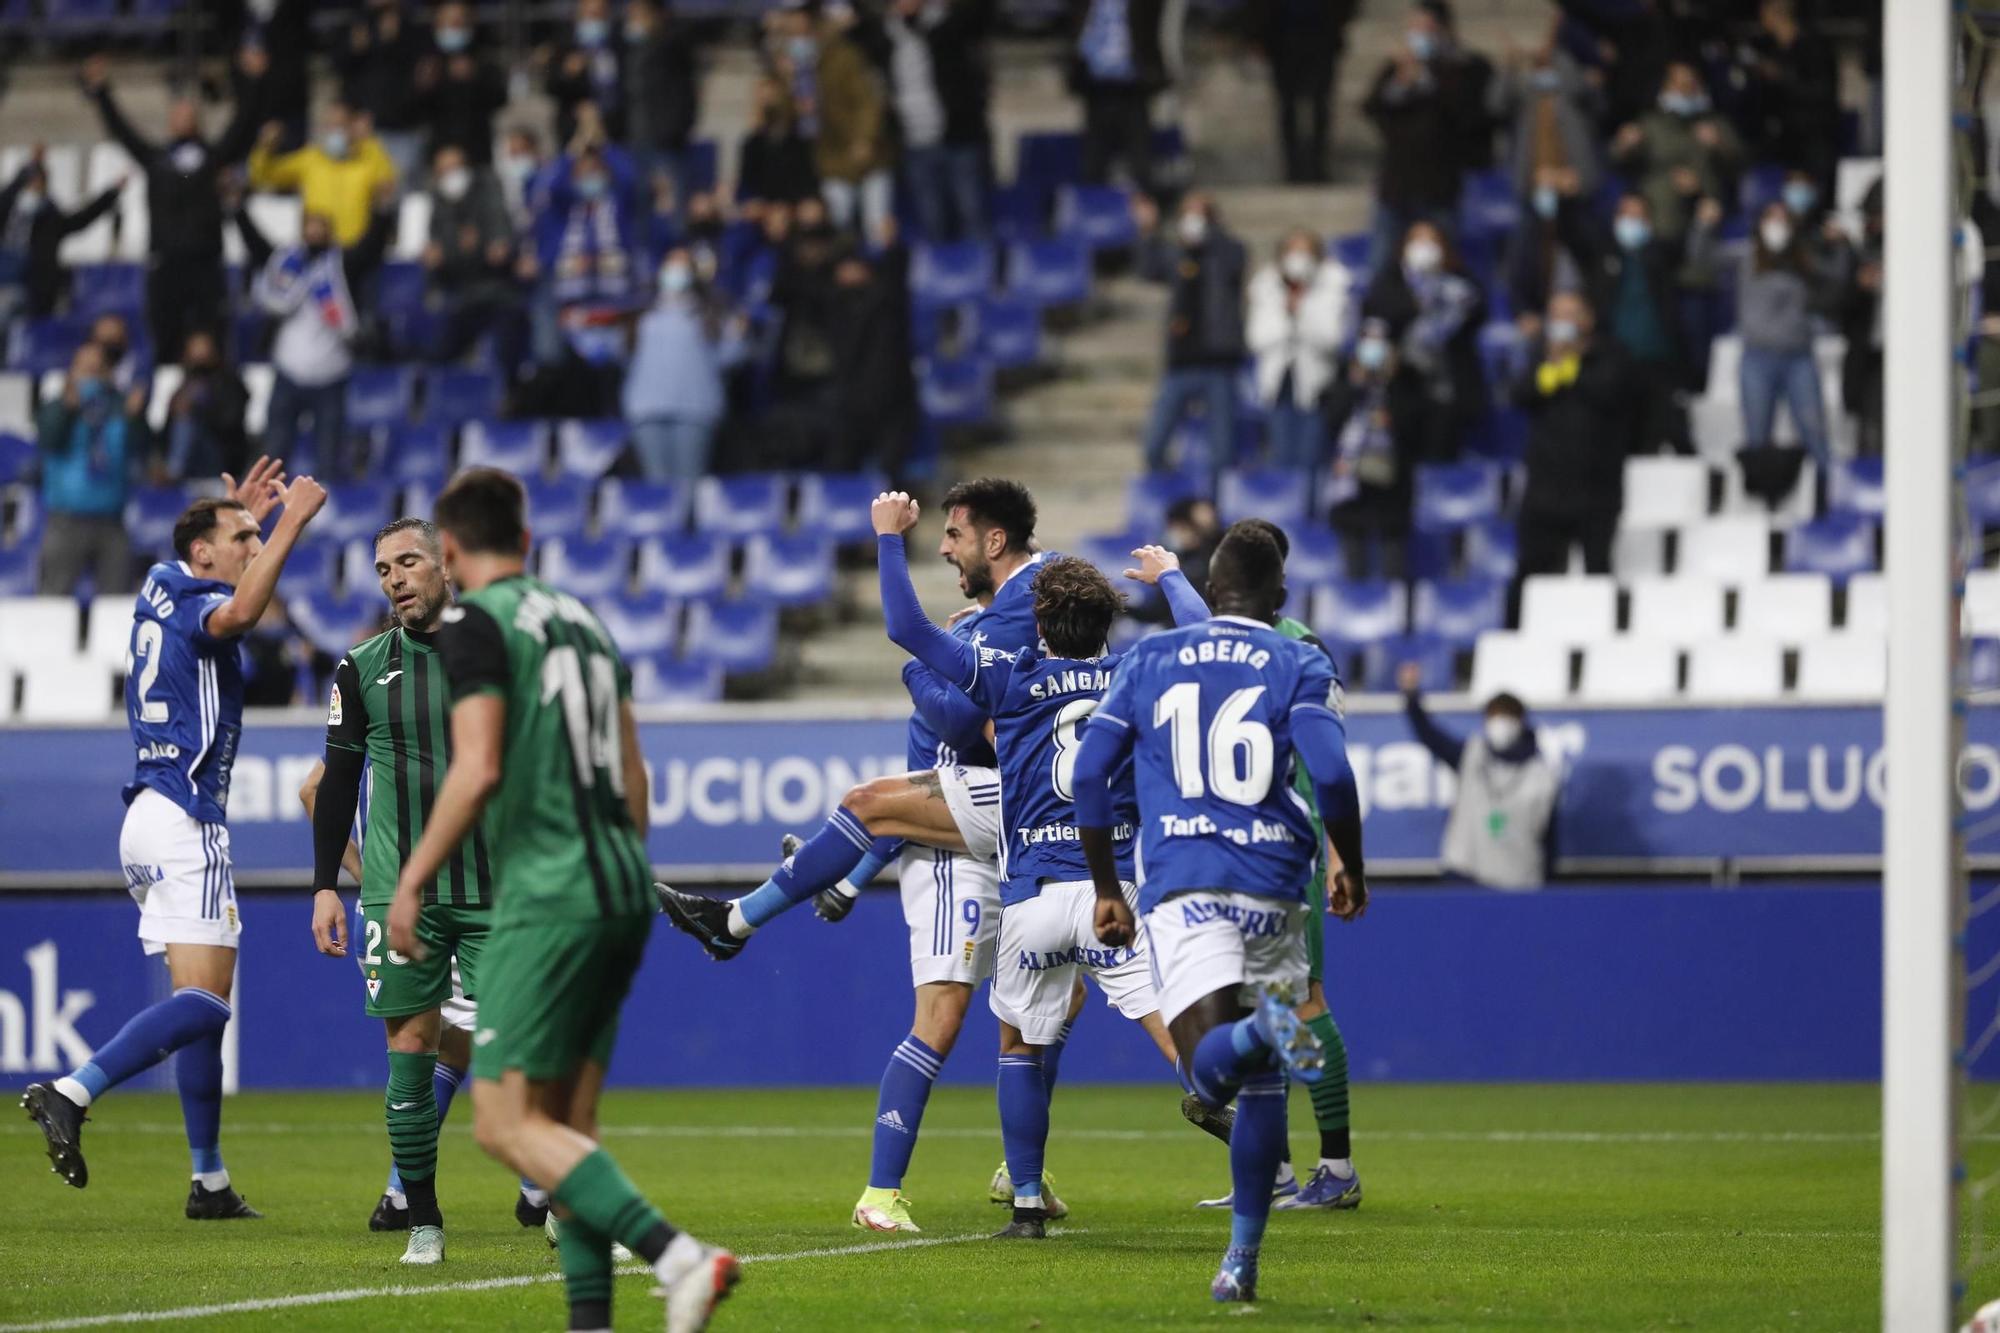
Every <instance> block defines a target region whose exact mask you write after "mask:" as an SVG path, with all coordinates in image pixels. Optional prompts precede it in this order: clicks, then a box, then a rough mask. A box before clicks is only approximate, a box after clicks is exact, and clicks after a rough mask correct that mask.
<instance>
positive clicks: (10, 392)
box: [0, 371, 35, 440]
mask: <svg viewBox="0 0 2000 1333" xmlns="http://www.w3.org/2000/svg"><path fill="white" fill-rule="evenodd" d="M34 398H35V383H34V381H33V380H31V379H29V378H28V377H27V376H26V375H17V374H15V373H13V372H12V371H9V372H7V373H6V374H0V430H4V431H10V432H12V433H13V434H15V435H20V436H23V437H25V438H27V439H30V440H32V439H34V438H35V403H34Z"/></svg>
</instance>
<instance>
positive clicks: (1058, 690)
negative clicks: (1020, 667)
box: [1028, 667, 1111, 699]
mask: <svg viewBox="0 0 2000 1333" xmlns="http://www.w3.org/2000/svg"><path fill="white" fill-rule="evenodd" d="M1110 688H1111V673H1110V672H1109V671H1106V670H1104V669H1103V668H1102V667H1078V668H1075V669H1073V670H1070V671H1062V672H1056V673H1053V674H1051V675H1050V676H1049V678H1048V679H1046V680H1038V681H1036V682H1035V683H1034V684H1033V685H1030V686H1029V687H1028V697H1029V698H1030V699H1053V698H1055V697H1056V696H1057V695H1059V694H1102V693H1104V692H1105V691H1106V690H1108V689H1110Z"/></svg>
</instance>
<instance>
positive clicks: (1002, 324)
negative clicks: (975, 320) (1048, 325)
mask: <svg viewBox="0 0 2000 1333" xmlns="http://www.w3.org/2000/svg"><path fill="white" fill-rule="evenodd" d="M979 354H980V355H981V356H982V357H984V358H985V359H986V360H987V361H989V362H991V363H992V364H993V365H994V366H995V367H997V368H999V369H1001V370H1020V369H1023V368H1025V367H1028V366H1033V365H1039V364H1040V363H1041V360H1042V311H1041V307H1039V306H1037V305H1035V304H1034V303H1033V302H1032V301H1024V300H1022V299H1021V298H1019V297H1017V296H989V297H987V298H986V299H985V300H984V301H982V302H981V303H980V306H979Z"/></svg>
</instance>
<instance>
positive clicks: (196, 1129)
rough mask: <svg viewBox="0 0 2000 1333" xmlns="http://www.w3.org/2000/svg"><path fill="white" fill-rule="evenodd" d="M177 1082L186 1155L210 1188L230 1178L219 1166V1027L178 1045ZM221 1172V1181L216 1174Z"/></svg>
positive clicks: (220, 1050)
mask: <svg viewBox="0 0 2000 1333" xmlns="http://www.w3.org/2000/svg"><path fill="white" fill-rule="evenodd" d="M174 1081H175V1082H176V1083H178V1084H179V1085H180V1094H181V1122H182V1123H183V1124H184V1125H185V1126H186V1127H187V1141H188V1158H189V1161H190V1163H191V1165H192V1167H193V1170H194V1174H195V1175H196V1176H197V1177H205V1179H203V1180H202V1184H203V1185H205V1186H207V1187H208V1188H210V1189H215V1188H218V1187H219V1186H220V1185H224V1184H227V1183H228V1181H229V1176H228V1172H227V1171H226V1170H225V1169H224V1168H223V1165H222V1030H221V1029H220V1028H218V1029H216V1030H215V1031H214V1032H211V1033H209V1034H208V1035H207V1036H205V1037H200V1038H197V1039H196V1040H194V1041H192V1042H189V1043H188V1044H187V1045H185V1046H183V1047H181V1049H180V1054H178V1055H176V1056H175V1057H174ZM217 1175H220V1176H221V1177H222V1179H221V1180H220V1181H217V1180H215V1177H216V1176H217Z"/></svg>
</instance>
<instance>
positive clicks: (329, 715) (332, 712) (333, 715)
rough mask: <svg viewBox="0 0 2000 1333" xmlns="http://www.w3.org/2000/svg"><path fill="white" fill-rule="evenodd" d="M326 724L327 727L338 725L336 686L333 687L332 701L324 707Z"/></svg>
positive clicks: (338, 703)
mask: <svg viewBox="0 0 2000 1333" xmlns="http://www.w3.org/2000/svg"><path fill="white" fill-rule="evenodd" d="M326 724H327V725H328V726H329V727H337V726H339V725H340V686H339V685H338V684H336V685H335V686H334V687H333V701H332V702H331V703H329V704H328V705H327V706H326Z"/></svg>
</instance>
